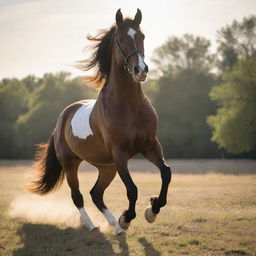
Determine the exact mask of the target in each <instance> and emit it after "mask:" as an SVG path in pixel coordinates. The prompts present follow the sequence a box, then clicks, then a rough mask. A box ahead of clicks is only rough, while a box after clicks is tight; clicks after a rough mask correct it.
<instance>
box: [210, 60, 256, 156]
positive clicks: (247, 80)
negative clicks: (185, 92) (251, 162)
mask: <svg viewBox="0 0 256 256" xmlns="http://www.w3.org/2000/svg"><path fill="white" fill-rule="evenodd" d="M223 79H224V83H223V84H221V85H219V86H215V87H213V89H212V91H211V93H210V97H211V99H212V100H214V101H217V102H218V104H219V109H218V111H217V114H216V115H211V116H209V117H208V124H209V125H210V126H211V127H212V128H213V136H212V141H214V142H216V143H217V144H218V145H219V147H221V148H224V149H226V150H228V151H229V152H231V153H234V154H239V153H242V152H249V151H251V150H253V149H256V56H253V57H250V58H248V59H244V60H240V61H239V62H238V63H237V64H236V65H235V67H234V69H233V70H232V71H230V72H226V73H224V75H223Z"/></svg>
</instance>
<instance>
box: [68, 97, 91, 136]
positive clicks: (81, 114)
mask: <svg viewBox="0 0 256 256" xmlns="http://www.w3.org/2000/svg"><path fill="white" fill-rule="evenodd" d="M95 102H96V100H90V101H87V102H85V103H83V105H82V106H81V107H80V108H79V109H78V110H77V111H76V113H75V114H74V116H73V118H72V120H71V127H72V132H73V134H74V136H76V137H78V138H80V139H86V138H87V137H88V136H89V135H92V134H93V133H92V129H91V127H90V122H89V121H90V115H91V112H92V109H93V106H94V104H95Z"/></svg>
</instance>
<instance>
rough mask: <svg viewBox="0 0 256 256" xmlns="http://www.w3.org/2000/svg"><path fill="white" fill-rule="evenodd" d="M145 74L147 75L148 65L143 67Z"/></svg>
mask: <svg viewBox="0 0 256 256" xmlns="http://www.w3.org/2000/svg"><path fill="white" fill-rule="evenodd" d="M145 73H148V65H146V67H145Z"/></svg>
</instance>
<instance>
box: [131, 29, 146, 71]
mask: <svg viewBox="0 0 256 256" xmlns="http://www.w3.org/2000/svg"><path fill="white" fill-rule="evenodd" d="M136 33H137V31H136V30H134V29H133V28H129V29H128V32H127V35H129V36H130V37H131V38H132V39H133V41H134V44H135V48H137V46H136V43H135V34H136ZM138 57H139V67H140V69H141V70H144V69H145V68H146V65H145V62H144V60H143V58H142V57H141V54H140V53H139V52H138Z"/></svg>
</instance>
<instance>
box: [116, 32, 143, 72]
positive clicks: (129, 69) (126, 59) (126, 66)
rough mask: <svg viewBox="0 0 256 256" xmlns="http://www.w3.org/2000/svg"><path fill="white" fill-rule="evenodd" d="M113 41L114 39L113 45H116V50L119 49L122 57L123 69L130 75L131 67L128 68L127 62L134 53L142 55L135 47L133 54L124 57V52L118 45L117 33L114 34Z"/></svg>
mask: <svg viewBox="0 0 256 256" xmlns="http://www.w3.org/2000/svg"><path fill="white" fill-rule="evenodd" d="M114 39H115V43H116V45H117V48H118V49H119V51H120V53H121V55H122V57H123V58H124V69H125V70H126V71H127V72H129V73H130V74H132V70H131V67H130V66H129V63H128V60H129V59H130V58H131V57H132V56H133V55H134V54H136V53H140V54H142V52H141V50H139V49H138V48H137V47H136V46H135V47H136V48H135V50H134V51H133V52H131V53H130V54H128V55H126V54H125V52H124V50H123V49H122V47H121V44H120V40H119V37H118V34H117V32H116V33H115V35H114Z"/></svg>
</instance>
